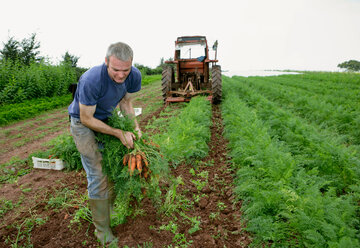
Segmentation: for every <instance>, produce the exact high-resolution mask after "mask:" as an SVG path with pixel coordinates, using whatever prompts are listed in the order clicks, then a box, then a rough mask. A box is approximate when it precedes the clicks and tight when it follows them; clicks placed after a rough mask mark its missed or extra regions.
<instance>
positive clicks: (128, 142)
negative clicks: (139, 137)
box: [114, 129, 136, 149]
mask: <svg viewBox="0 0 360 248" xmlns="http://www.w3.org/2000/svg"><path fill="white" fill-rule="evenodd" d="M114 136H115V137H117V138H118V139H119V140H120V141H121V143H123V145H124V146H126V147H127V148H128V149H133V148H134V140H136V136H135V134H133V133H132V132H125V131H122V130H120V129H116V130H115V134H114Z"/></svg>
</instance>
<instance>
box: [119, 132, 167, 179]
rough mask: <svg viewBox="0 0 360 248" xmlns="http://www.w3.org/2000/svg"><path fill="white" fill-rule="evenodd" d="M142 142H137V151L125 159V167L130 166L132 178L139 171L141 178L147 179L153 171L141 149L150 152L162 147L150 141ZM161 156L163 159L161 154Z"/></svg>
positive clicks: (126, 155)
mask: <svg viewBox="0 0 360 248" xmlns="http://www.w3.org/2000/svg"><path fill="white" fill-rule="evenodd" d="M141 141H142V142H139V143H137V142H136V143H135V144H134V146H135V149H134V150H133V151H132V152H130V153H128V154H125V156H124V158H123V165H124V166H128V169H129V173H130V176H132V175H133V174H134V171H135V170H136V169H137V170H138V172H139V175H140V177H143V178H145V179H147V178H148V177H149V175H150V173H151V170H150V167H149V162H148V159H147V158H146V155H145V152H143V151H142V149H141V147H142V148H144V149H147V150H148V151H150V150H158V149H159V147H160V146H159V145H158V144H155V143H154V142H153V141H151V140H150V139H142V140H141ZM141 143H143V144H141ZM157 152H159V151H157ZM160 156H161V157H163V156H162V155H161V154H160Z"/></svg>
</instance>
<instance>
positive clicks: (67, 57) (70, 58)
mask: <svg viewBox="0 0 360 248" xmlns="http://www.w3.org/2000/svg"><path fill="white" fill-rule="evenodd" d="M79 58H80V57H77V56H75V55H71V54H70V53H69V52H68V51H66V53H65V54H64V55H63V56H62V59H63V61H62V62H63V63H66V64H69V65H71V67H77V62H78V61H79Z"/></svg>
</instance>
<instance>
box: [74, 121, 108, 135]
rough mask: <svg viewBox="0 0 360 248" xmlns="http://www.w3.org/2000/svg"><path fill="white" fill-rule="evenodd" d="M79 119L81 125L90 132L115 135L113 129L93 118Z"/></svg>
mask: <svg viewBox="0 0 360 248" xmlns="http://www.w3.org/2000/svg"><path fill="white" fill-rule="evenodd" d="M80 119H81V123H82V124H84V125H85V126H87V127H88V128H90V129H91V130H94V131H96V132H100V133H104V134H110V135H115V129H114V128H112V127H110V126H109V125H107V124H106V123H105V122H103V121H101V120H99V119H96V118H95V117H90V118H80Z"/></svg>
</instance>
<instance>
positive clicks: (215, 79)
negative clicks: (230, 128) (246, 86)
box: [211, 65, 222, 104]
mask: <svg viewBox="0 0 360 248" xmlns="http://www.w3.org/2000/svg"><path fill="white" fill-rule="evenodd" d="M211 75H212V83H211V90H212V102H213V103H214V104H218V103H220V102H221V97H222V82H221V67H220V66H219V65H214V66H213V67H212V69H211Z"/></svg>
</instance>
